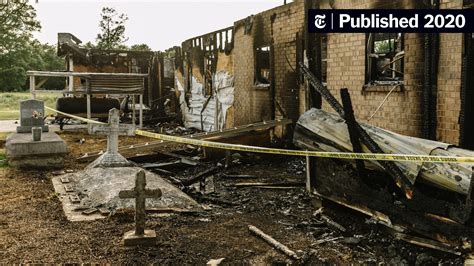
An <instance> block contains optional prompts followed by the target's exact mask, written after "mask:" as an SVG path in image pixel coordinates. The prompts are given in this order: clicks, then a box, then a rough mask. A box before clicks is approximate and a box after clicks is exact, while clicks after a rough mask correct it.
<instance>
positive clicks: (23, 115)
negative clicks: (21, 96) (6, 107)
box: [16, 99, 49, 133]
mask: <svg viewBox="0 0 474 266" xmlns="http://www.w3.org/2000/svg"><path fill="white" fill-rule="evenodd" d="M32 127H41V129H42V131H43V132H48V131H49V128H48V126H47V125H45V124H44V102H43V101H38V100H35V99H29V100H24V101H21V102H20V126H18V127H17V128H16V132H17V133H31V128H32Z"/></svg>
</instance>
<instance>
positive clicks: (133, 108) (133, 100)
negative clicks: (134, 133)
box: [132, 94, 136, 125]
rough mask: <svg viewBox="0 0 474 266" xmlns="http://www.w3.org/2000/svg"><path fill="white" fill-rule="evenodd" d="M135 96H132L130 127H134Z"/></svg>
mask: <svg viewBox="0 0 474 266" xmlns="http://www.w3.org/2000/svg"><path fill="white" fill-rule="evenodd" d="M135 116H136V113H135V94H133V95H132V125H135Z"/></svg>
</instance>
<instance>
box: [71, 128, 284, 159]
mask: <svg viewBox="0 0 474 266" xmlns="http://www.w3.org/2000/svg"><path fill="white" fill-rule="evenodd" d="M291 123H292V121H291V119H276V120H270V121H263V122H259V123H253V124H247V125H242V126H237V127H233V128H227V129H222V130H217V131H211V132H202V133H197V134H192V135H185V136H182V137H183V138H190V139H203V140H218V139H221V138H231V137H236V136H242V135H246V134H248V133H249V132H252V131H262V130H268V129H270V128H273V127H275V126H285V125H288V124H291ZM170 143H171V142H168V141H163V140H158V141H152V142H145V143H140V144H133V145H128V146H122V147H119V152H120V153H121V154H122V155H124V156H125V157H126V158H128V157H130V155H129V156H127V154H126V153H127V152H131V151H136V150H140V151H141V152H143V150H144V149H153V148H159V147H162V146H164V145H167V144H170ZM104 152H105V151H104V150H102V151H96V152H90V153H86V154H84V155H82V156H81V157H79V158H77V160H78V161H79V162H89V161H92V160H94V159H95V158H97V157H99V156H100V155H102V154H103V153H104ZM131 156H135V155H131Z"/></svg>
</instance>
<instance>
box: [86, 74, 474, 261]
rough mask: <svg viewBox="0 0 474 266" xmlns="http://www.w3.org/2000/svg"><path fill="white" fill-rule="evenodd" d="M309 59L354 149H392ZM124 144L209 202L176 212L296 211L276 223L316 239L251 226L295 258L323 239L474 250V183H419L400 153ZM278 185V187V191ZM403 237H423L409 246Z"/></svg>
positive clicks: (352, 245) (331, 243)
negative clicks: (358, 156)
mask: <svg viewBox="0 0 474 266" xmlns="http://www.w3.org/2000/svg"><path fill="white" fill-rule="evenodd" d="M300 67H301V69H302V72H303V74H304V75H305V77H306V78H308V80H309V82H310V83H311V84H312V85H313V87H314V88H316V90H317V91H318V92H319V93H320V94H321V95H322V96H323V98H324V99H326V100H328V102H330V104H331V106H332V107H333V108H334V109H335V110H336V112H337V113H338V114H339V116H341V117H342V118H343V119H344V121H345V122H346V126H348V133H349V139H350V145H351V146H352V147H353V151H354V152H363V151H364V149H363V147H364V148H365V149H368V150H370V151H371V152H375V153H380V152H382V149H381V148H380V147H379V146H378V144H377V142H376V141H374V140H373V138H372V137H371V134H368V133H367V131H366V129H365V128H364V127H363V126H361V125H360V124H359V123H357V121H356V120H355V118H354V115H353V111H352V104H351V101H350V95H349V93H348V92H347V90H344V89H343V90H341V98H342V100H343V105H341V104H339V103H338V102H337V100H336V99H335V98H334V96H332V95H331V94H330V93H329V91H328V90H327V89H326V88H325V87H324V86H320V85H321V84H320V83H319V82H318V80H317V79H316V78H314V76H312V74H311V73H310V72H309V71H308V70H307V69H306V67H305V66H304V65H301V66H300ZM290 123H291V121H290V120H279V121H267V122H264V123H256V124H251V125H245V126H241V127H235V128H231V129H226V130H221V131H219V132H198V130H195V129H187V128H184V127H181V126H179V124H175V123H172V122H161V123H158V124H157V125H156V126H155V131H156V132H159V133H164V134H169V135H179V136H183V137H188V138H196V139H206V140H214V141H224V142H225V141H227V140H229V139H232V138H238V137H239V136H244V135H252V134H254V133H256V132H259V131H267V132H268V130H269V129H271V128H273V127H275V126H276V125H289V124H290ZM305 134H308V132H307V130H306V131H305V130H304V129H302V127H301V125H300V124H297V126H296V129H295V136H294V139H293V141H294V142H295V144H296V146H297V147H298V146H299V148H306V149H307V148H308V147H307V146H305V147H301V145H298V141H301V140H303V142H304V138H310V142H311V143H313V144H315V145H317V141H316V139H317V140H320V138H318V137H315V136H314V135H311V134H309V135H305ZM308 136H309V137H308ZM306 143H308V142H307V141H306ZM326 144H327V143H326ZM269 145H270V146H274V147H282V146H283V147H286V148H290V149H291V148H295V147H294V146H293V144H292V143H288V142H278V143H277V142H275V141H274V142H272V143H269ZM363 145H364V146H363ZM144 150H148V152H143V151H144ZM120 152H121V153H123V154H124V156H125V157H127V159H129V160H130V161H132V162H134V163H135V164H137V165H139V166H141V167H143V168H144V169H147V170H149V171H152V172H155V173H157V174H159V175H161V176H162V177H164V178H166V179H167V180H168V181H169V182H171V183H173V184H174V185H176V186H177V187H179V188H180V189H181V190H182V191H184V192H186V193H187V194H188V195H190V196H191V197H193V198H194V199H195V200H197V201H198V202H199V203H201V204H203V206H205V209H207V210H208V211H205V212H203V213H199V212H197V213H196V212H186V210H170V212H175V213H181V214H183V215H194V216H198V217H200V218H199V220H202V221H208V220H210V219H212V217H213V216H214V215H223V214H225V215H231V214H232V213H242V212H269V213H271V212H272V211H273V212H278V213H280V214H282V215H283V216H284V217H286V218H287V219H278V220H275V223H278V224H280V225H281V226H282V228H283V230H290V231H288V233H290V234H291V230H299V231H303V232H304V233H305V234H308V235H311V236H312V237H313V238H314V241H313V243H312V244H311V245H310V246H308V247H307V249H305V250H292V249H291V245H289V246H290V247H288V246H287V244H286V243H284V242H285V239H279V240H277V239H274V238H273V237H272V236H271V235H269V234H268V233H267V232H265V228H258V227H257V226H254V225H251V224H249V225H248V229H249V233H251V234H253V235H255V236H256V237H258V238H261V239H262V241H265V242H267V243H268V244H269V246H271V247H273V248H275V249H276V250H278V251H280V252H282V253H283V254H285V255H286V256H287V257H288V259H289V260H296V261H299V262H306V261H307V260H309V259H310V258H311V257H314V256H319V255H318V249H319V248H320V247H322V246H325V247H331V248H332V249H334V248H335V249H338V248H342V247H345V248H349V249H353V250H354V252H358V253H361V254H364V255H359V258H358V260H359V262H361V263H366V262H376V261H379V260H380V257H379V256H380V255H379V254H380V251H379V250H378V248H376V246H382V247H383V249H384V250H388V254H387V257H384V260H386V261H387V262H389V263H407V262H409V263H410V262H416V263H423V262H433V261H436V260H439V259H440V258H441V260H442V261H445V262H451V263H452V262H460V261H462V256H463V255H467V254H469V253H470V250H471V239H472V237H473V236H474V228H472V223H471V219H470V212H471V209H472V202H471V195H470V194H471V186H470V187H469V191H468V193H467V195H462V194H459V193H454V192H451V191H446V190H443V189H440V188H436V187H431V186H428V185H425V184H420V185H418V183H417V186H414V182H412V181H411V180H410V179H409V178H408V177H407V171H405V169H403V168H402V169H401V168H400V167H399V166H400V164H396V163H393V162H388V163H387V162H379V166H380V167H379V168H378V171H374V170H373V169H374V168H373V167H368V165H369V164H368V163H364V162H362V161H357V160H356V161H355V162H353V163H354V165H355V167H354V166H353V165H352V164H351V162H340V161H337V160H333V159H312V160H311V161H312V162H313V164H315V165H316V167H314V166H311V165H310V164H308V165H307V161H306V160H305V159H304V158H288V157H285V156H274V155H271V156H269V155H259V154H247V153H238V152H230V151H224V152H222V151H220V152H219V151H212V150H211V151H206V150H205V149H204V148H201V147H196V146H191V145H181V144H172V143H167V142H163V141H155V142H149V143H145V144H141V145H131V146H126V147H120ZM138 152H140V153H138ZM100 153H101V152H100V151H98V152H96V153H90V154H85V155H84V156H81V157H80V158H78V160H79V161H81V162H86V161H90V160H93V159H94V158H96V157H97V155H98V154H100ZM214 153H215V154H214ZM216 155H217V156H216ZM308 168H313V169H315V170H314V171H309V172H310V174H311V175H312V176H311V177H310V180H311V188H310V189H311V192H309V193H308V191H307V189H305V186H307V182H308V181H307V178H308V177H307V176H306V175H305V172H306V171H307V169H308ZM269 169H270V171H269ZM376 169H377V168H376ZM380 170H382V171H380ZM275 172H278V174H275ZM385 176H387V177H389V178H388V179H387V178H385ZM390 179H391V180H392V181H390ZM268 194H271V195H272V196H271V197H270V199H271V200H269V198H268ZM264 195H266V196H264ZM347 210H351V211H349V212H348V211H347ZM357 213H359V214H362V215H358V214H357ZM364 216H366V219H364ZM384 228H385V229H387V232H388V234H387V233H386V232H384V231H385V230H384ZM279 241H281V242H279ZM403 242H406V243H411V244H413V246H412V245H409V246H404V245H403V244H402V243H403ZM415 246H418V247H415ZM428 250H432V251H431V252H429V251H428ZM433 250H434V253H432V252H433ZM433 254H434V255H433ZM433 256H435V257H436V259H435V258H434V257H433Z"/></svg>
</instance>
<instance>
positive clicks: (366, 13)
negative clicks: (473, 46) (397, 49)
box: [308, 9, 474, 33]
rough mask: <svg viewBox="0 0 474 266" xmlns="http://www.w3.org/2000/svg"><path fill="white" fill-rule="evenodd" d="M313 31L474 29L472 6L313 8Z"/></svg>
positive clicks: (310, 22)
mask: <svg viewBox="0 0 474 266" xmlns="http://www.w3.org/2000/svg"><path fill="white" fill-rule="evenodd" d="M308 31H309V32H322V33H323V32H428V33H429V32H431V33H433V32H473V31H474V10H469V9H441V10H434V9H381V10H369V9H341V10H326V9H311V10H309V11H308Z"/></svg>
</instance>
